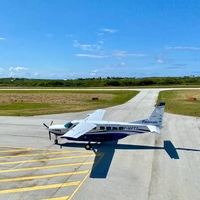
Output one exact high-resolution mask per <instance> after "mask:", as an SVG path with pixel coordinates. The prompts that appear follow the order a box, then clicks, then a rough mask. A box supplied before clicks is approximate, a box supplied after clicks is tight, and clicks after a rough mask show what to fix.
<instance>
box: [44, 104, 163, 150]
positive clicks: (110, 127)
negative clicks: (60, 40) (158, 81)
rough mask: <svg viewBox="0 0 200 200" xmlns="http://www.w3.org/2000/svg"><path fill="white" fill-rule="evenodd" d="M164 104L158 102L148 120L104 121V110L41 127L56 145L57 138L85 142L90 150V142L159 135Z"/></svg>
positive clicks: (86, 147)
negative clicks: (152, 134)
mask: <svg viewBox="0 0 200 200" xmlns="http://www.w3.org/2000/svg"><path fill="white" fill-rule="evenodd" d="M164 107H165V102H159V103H158V104H157V106H156V108H155V109H154V111H153V112H152V114H151V115H150V117H149V118H147V119H143V120H139V121H135V122H128V123H127V122H115V121H104V120H102V119H103V116H104V114H105V110H102V109H98V110H96V111H95V112H93V113H92V114H89V115H88V116H87V117H86V118H85V119H80V120H73V121H70V122H68V123H66V124H63V125H52V123H53V121H52V122H51V124H50V126H47V125H46V124H45V123H43V125H44V126H45V127H46V128H47V129H48V130H49V139H50V140H51V134H54V135H55V141H54V143H55V144H58V139H57V137H58V136H60V137H61V138H65V139H67V140H75V141H87V142H88V143H87V144H85V149H86V150H90V149H91V144H90V143H91V142H106V141H113V140H118V139H122V138H125V137H127V136H129V135H135V134H143V133H146V132H152V133H158V134H159V133H160V129H161V128H163V127H162V119H163V115H164Z"/></svg>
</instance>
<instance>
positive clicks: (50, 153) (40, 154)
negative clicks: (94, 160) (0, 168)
mask: <svg viewBox="0 0 200 200" xmlns="http://www.w3.org/2000/svg"><path fill="white" fill-rule="evenodd" d="M76 152H80V151H56V152H45V153H37V154H20V155H12V156H0V158H16V157H27V156H42V155H54V154H65V153H76Z"/></svg>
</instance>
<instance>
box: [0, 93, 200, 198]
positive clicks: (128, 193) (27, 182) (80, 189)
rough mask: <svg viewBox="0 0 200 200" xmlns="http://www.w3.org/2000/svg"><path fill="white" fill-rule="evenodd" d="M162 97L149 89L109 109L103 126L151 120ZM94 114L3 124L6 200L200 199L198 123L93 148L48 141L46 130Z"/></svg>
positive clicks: (176, 121) (0, 170)
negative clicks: (114, 122) (151, 115)
mask: <svg viewBox="0 0 200 200" xmlns="http://www.w3.org/2000/svg"><path fill="white" fill-rule="evenodd" d="M159 91H160V89H152V90H151V89H145V90H141V92H140V93H139V94H138V95H137V96H136V97H135V98H133V99H131V100H130V101H128V102H127V103H125V104H123V105H120V106H115V107H111V108H107V109H106V113H105V116H104V119H105V120H112V121H122V122H132V121H136V120H139V119H143V118H147V117H149V115H150V114H151V112H152V111H153V109H154V105H155V102H156V100H157V96H158V94H159ZM88 113H90V112H80V113H69V114H56V115H46V116H45V115H44V116H35V117H2V116H1V117H0V126H1V132H0V137H1V140H0V184H1V190H0V199H2V200H4V199H9V200H17V199H20V200H22V199H26V200H27V199H29V200H32V199H34V200H35V199H52V200H53V199H57V200H63V199H73V200H86V199H87V200H88V199H93V200H104V199H109V200H110V199H113V200H114V199H126V200H133V199H140V200H168V199H170V200H171V199H173V200H188V199H194V200H196V199H199V197H200V190H199V187H200V173H199V172H200V118H195V117H186V116H179V115H173V114H168V113H165V114H164V120H163V126H164V128H163V129H162V130H161V134H160V135H156V134H153V133H146V134H143V135H136V136H129V137H127V138H124V139H122V140H119V141H118V142H107V143H103V144H94V145H93V148H94V151H86V150H85V149H84V143H73V142H69V141H66V140H64V139H59V143H60V144H62V149H60V146H59V145H54V144H53V141H50V140H49V139H48V133H47V130H45V128H44V126H43V125H42V124H43V122H44V123H46V124H50V122H51V121H52V120H53V121H54V124H60V123H66V122H68V121H70V120H73V119H80V118H85V117H86V115H87V114H88Z"/></svg>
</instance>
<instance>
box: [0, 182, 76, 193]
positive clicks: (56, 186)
mask: <svg viewBox="0 0 200 200" xmlns="http://www.w3.org/2000/svg"><path fill="white" fill-rule="evenodd" d="M79 184H80V181H75V182H69V183H58V184H51V185H41V186H33V187H26V188H16V189H8V190H1V191H0V194H8V193H15V192H29V191H34V190H46V189H53V188H61V187H67V186H76V185H79Z"/></svg>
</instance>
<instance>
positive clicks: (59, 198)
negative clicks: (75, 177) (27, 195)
mask: <svg viewBox="0 0 200 200" xmlns="http://www.w3.org/2000/svg"><path fill="white" fill-rule="evenodd" d="M68 198H69V196H65V197H54V198H49V199H43V200H67V199H68Z"/></svg>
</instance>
